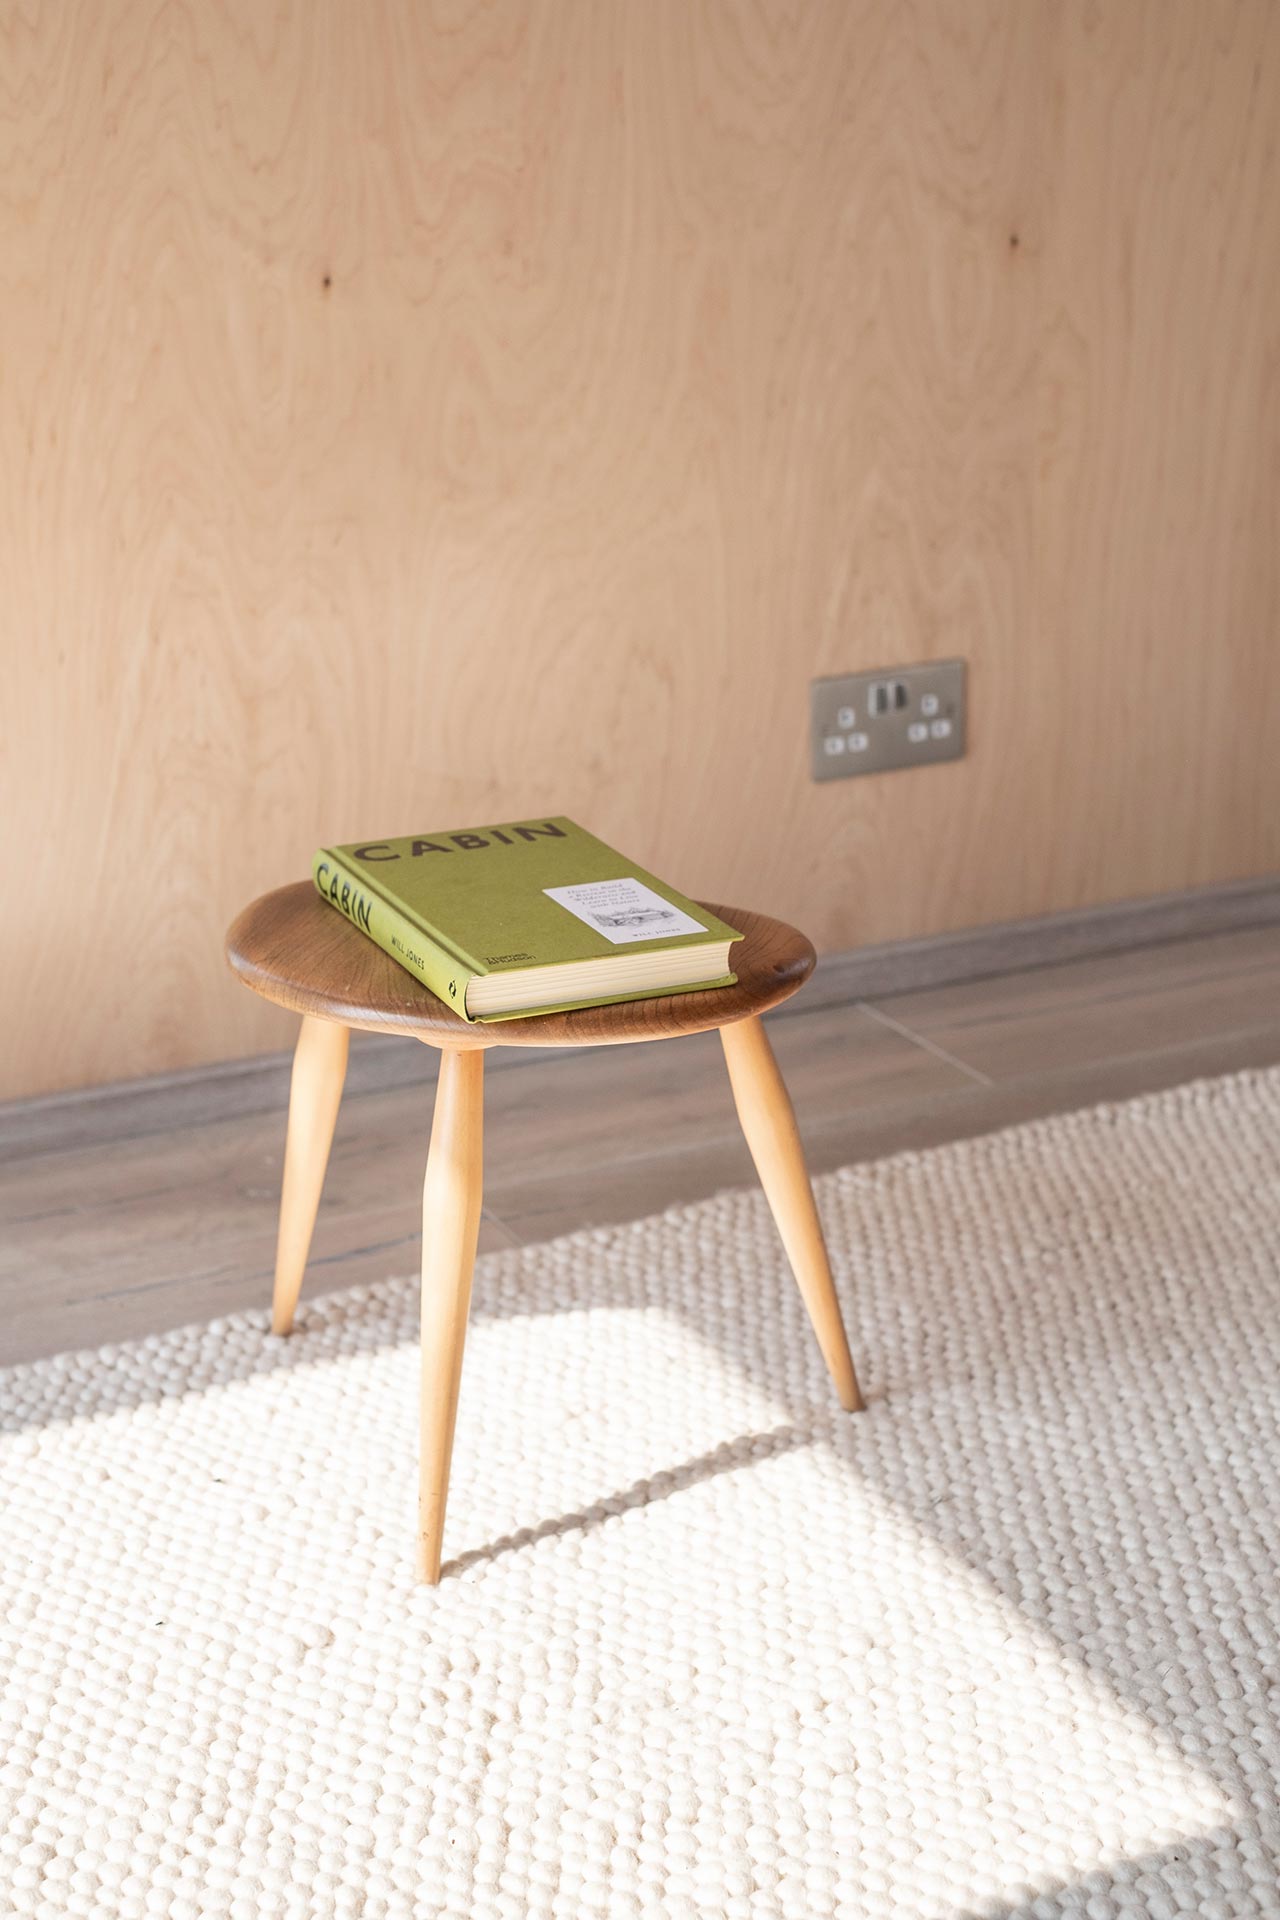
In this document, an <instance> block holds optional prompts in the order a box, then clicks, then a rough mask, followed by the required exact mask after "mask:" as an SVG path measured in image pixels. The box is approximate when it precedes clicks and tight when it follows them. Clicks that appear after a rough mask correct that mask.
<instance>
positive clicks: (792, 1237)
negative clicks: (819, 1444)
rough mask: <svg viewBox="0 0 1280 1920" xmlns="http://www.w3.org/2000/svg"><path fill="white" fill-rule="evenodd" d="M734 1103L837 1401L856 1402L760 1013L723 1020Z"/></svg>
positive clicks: (822, 1246)
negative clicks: (756, 1017)
mask: <svg viewBox="0 0 1280 1920" xmlns="http://www.w3.org/2000/svg"><path fill="white" fill-rule="evenodd" d="M720 1039H721V1043H722V1044H723V1046H724V1057H725V1061H726V1064H727V1065H728V1068H729V1081H730V1084H731V1086H732V1088H733V1098H734V1103H735V1105H736V1106H737V1109H738V1118H739V1120H740V1121H741V1122H742V1131H743V1133H744V1134H745V1135H746V1140H747V1145H748V1146H749V1147H750V1149H751V1157H752V1159H753V1160H754V1161H755V1163H756V1171H757V1172H758V1173H759V1175H760V1184H761V1186H762V1187H763V1188H764V1191H765V1197H766V1198H767V1200H768V1202H769V1205H770V1207H771V1208H772V1210H773V1217H774V1220H775V1221H776V1222H777V1227H778V1232H779V1233H780V1234H781V1236H782V1244H783V1246H784V1247H785V1248H786V1252H787V1258H788V1259H789V1260H790V1262H791V1270H792V1272H793V1273H794V1274H795V1277H796V1281H797V1283H798V1284H799V1287H800V1293H801V1297H802V1298H803V1300H804V1304H805V1306H806V1307H807V1308H808V1312H809V1318H810V1320H811V1321H812V1322H813V1330H814V1332H815V1333H816V1334H817V1336H818V1345H819V1346H820V1347H821V1349H822V1357H823V1359H824V1360H825V1361H826V1363H827V1368H828V1370H829V1372H830V1374H831V1378H832V1379H833V1380H834V1381H835V1384H836V1392H837V1393H838V1394H839V1396H840V1404H841V1406H843V1407H847V1408H848V1410H849V1412H850V1413H856V1412H857V1411H858V1410H859V1408H860V1407H861V1406H862V1395H861V1393H860V1392H859V1390H858V1379H857V1375H856V1374H855V1373H854V1370H853V1360H852V1359H851V1357H850V1354H849V1343H848V1341H847V1340H846V1339H845V1332H844V1323H843V1321H842V1320H841V1318H840V1303H839V1301H838V1300H837V1298H836V1290H835V1283H834V1282H833V1280H832V1278H831V1266H830V1263H829V1261H828V1259H827V1249H826V1243H825V1242H824V1240H823V1238H822V1225H821V1222H820V1221H819V1219H818V1209H817V1207H816V1206H815V1205H814V1201H813V1189H812V1187H811V1186H810V1185H809V1174H808V1170H807V1169H806V1167H805V1163H804V1149H803V1148H802V1147H801V1145H800V1135H799V1132H798V1130H797V1128H796V1116H795V1112H794V1110H793V1108H792V1105H791V1101H790V1098H789V1097H788V1094H787V1089H786V1086H785V1085H784V1083H783V1079H782V1075H781V1074H780V1073H779V1072H778V1063H777V1061H776V1060H775V1059H774V1057H773V1049H772V1047H771V1046H770V1045H769V1036H768V1034H767V1033H766V1032H765V1030H764V1027H763V1026H762V1025H761V1023H760V1021H759V1020H758V1019H755V1018H752V1019H749V1020H735V1021H733V1022H732V1023H731V1024H730V1025H729V1026H726V1027H721V1029H720Z"/></svg>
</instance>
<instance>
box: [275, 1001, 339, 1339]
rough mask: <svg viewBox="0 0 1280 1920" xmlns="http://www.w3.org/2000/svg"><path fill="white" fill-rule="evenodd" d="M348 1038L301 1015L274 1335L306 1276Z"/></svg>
mask: <svg viewBox="0 0 1280 1920" xmlns="http://www.w3.org/2000/svg"><path fill="white" fill-rule="evenodd" d="M350 1038H351V1034H350V1031H349V1029H348V1028H346V1027H342V1026H339V1025H338V1024H337V1023H336V1022H335V1021H333V1020H315V1019H312V1017H311V1016H310V1015H309V1014H308V1015H306V1016H305V1017H304V1018H303V1022H302V1031H301V1033H300V1034H299V1035H298V1044H297V1047H296V1049H295V1051H294V1055H293V1078H292V1080H291V1082H290V1086H289V1125H288V1130H287V1132H286V1134H285V1144H284V1181H283V1184H282V1186H281V1190H280V1230H279V1235H278V1238H277V1240H276V1282H275V1291H274V1292H273V1294H272V1298H271V1331H272V1332H273V1333H288V1331H289V1329H290V1327H292V1325H293V1310H294V1308H295V1307H296V1306H297V1304H298V1295H299V1293H300V1292H301V1290H302V1275H303V1271H304V1269H305V1267H306V1264H307V1254H308V1253H309V1251H310V1249H311V1230H312V1228H313V1227H314V1226H315V1223H316V1210H317V1208H318V1207H319V1205H320V1189H321V1187H322V1186H323V1185H324V1170H325V1168H326V1166H327V1165H328V1163H329V1147H330V1145H331V1144H332V1141H333V1129H334V1124H335V1122H336V1121H337V1118H338V1103H339V1102H340V1100H341V1099H342V1083H343V1081H344V1080H345V1079H346V1076H347V1046H348V1043H349V1041H350Z"/></svg>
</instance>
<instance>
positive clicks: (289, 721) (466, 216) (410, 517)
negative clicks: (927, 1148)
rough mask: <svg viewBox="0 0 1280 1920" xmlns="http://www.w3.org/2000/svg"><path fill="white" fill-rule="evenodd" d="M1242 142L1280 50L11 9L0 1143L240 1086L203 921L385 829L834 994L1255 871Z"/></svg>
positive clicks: (987, 9)
mask: <svg viewBox="0 0 1280 1920" xmlns="http://www.w3.org/2000/svg"><path fill="white" fill-rule="evenodd" d="M1278 121H1280V8H1277V7H1275V6H1274V5H1273V4H1270V0H1213V4H1206V3H1205V0H1109V4H1108V5H1107V6H1106V7H1096V6H1089V5H1086V4H1084V0H1063V4H1061V5H1055V6H1052V7H1050V6H1027V5H1024V4H1021V0H963V4H955V0H807V3H806V4H804V5H799V4H794V3H792V0H742V3H741V4H734V5H721V6H717V5H711V4H703V0H653V4H648V5H644V6H640V5H635V4H628V0H593V4H592V5H591V6H589V7H588V6H579V7H572V6H567V5H561V6H550V5H541V6H540V5H537V4H535V3H534V0H494V3H493V4H489V5H485V6H479V7H473V8H470V9H461V8H456V7H448V6H444V5H433V6H428V5H425V4H424V5H418V4H412V5H410V4H408V3H407V0H370V4H369V5H368V6H366V7H364V8H362V9H360V10H359V12H358V14H353V13H352V10H351V9H350V8H349V7H347V6H344V5H342V4H340V0H314V4H312V5H309V6H307V7H298V6H296V5H291V4H290V0H252V4H250V3H249V0H167V4H165V5H164V6H160V5H158V4H156V3H155V0H92V3H91V0H60V4H59V5H57V6H48V7H38V6H34V5H26V4H22V0H18V3H17V4H16V5H9V6H7V7H4V8H0V242H2V244H0V310H2V311H3V314H4V329H3V339H2V341H0V353H2V354H3V359H2V361H0V577H3V580H4V595H3V604H2V605H0V658H2V662H3V671H4V686H5V709H4V715H3V718H2V719H0V729H2V730H3V741H2V746H3V751H2V752H0V818H3V820H4V822H5V827H6V848H7V850H8V854H9V860H10V865H9V868H8V871H7V874H6V883H7V890H8V898H9V901H10V903H11V904H10V907H9V910H7V911H6V913H5V914H4V915H3V916H0V981H2V982H3V985H4V992H5V1006H6V1010H7V1013H8V1016H9V1018H8V1021H7V1024H6V1031H5V1037H4V1045H3V1048H0V1094H7V1095H18V1094H21V1093H24V1092H34V1091H42V1090H50V1089H54V1088H58V1087H65V1086H72V1085H83V1084H86V1083H91V1082H99V1081H104V1080H109V1079H112V1078H117V1077H125V1076H130V1075H134V1074H139V1073H143V1072H152V1071H158V1070H164V1069H170V1068H177V1067H181V1066H184V1065H188V1064H192V1063H194V1062H197V1061H202V1060H208V1059H214V1058H221V1057H225V1056H229V1055H235V1054H247V1053H251V1052H254V1051H259V1050H261V1049H263V1048H265V1047H281V1046H284V1045H287V1044H288V1042H289V1039H290V1037H291V1035H290V1028H289V1025H288V1022H287V1021H286V1020H285V1018H284V1017H283V1016H282V1015H280V1014H279V1013H278V1012H277V1011H276V1010H275V1009H273V1008H271V1007H269V1006H267V1005H266V1004H265V1003H263V1002H261V1001H258V1000H255V999H254V998H253V997H252V996H250V995H247V994H239V993H236V992H234V991H232V989H231V986H230V984H229V983H228V982H227V980H226V977H225V974H224V972H223V970H222V968H221V964H220V960H219V946H220V940H221V931H222V929H223V927H224V926H225V925H226V924H227V921H228V920H229V919H230V917H231V915H232V913H233V912H234V911H235V910H236V909H237V907H238V906H239V905H240V903H241V902H242V901H243V900H245V899H247V898H249V897H251V896H252V895H254V894H255V893H257V892H260V891H262V890H264V889H266V888H268V887H271V886H275V885H278V884H280V883H282V882H284V881H286V880H289V879H292V878H294V877H296V876H298V875H299V874H300V873H302V872H304V871H305V867H306V863H307V860H308V858H309V856H310V852H311V849H312V847H313V846H314V845H315V844H317V843H318V842H320V841H322V840H327V841H335V840H337V841H342V840H350V839H355V838H358V837H359V836H361V835H362V834H366V833H383V832H386V831H387V830H388V829H390V828H393V827H396V828H401V827H405V826H406V825H413V824H415V823H416V824H419V825H421V826H423V827H431V826H438V825H445V824H451V823H455V822H456V823H465V822H471V821H482V820H486V819H490V820H492V819H503V818H510V817H513V816H514V817H520V816H522V815H526V814H529V813H532V812H537V811H541V810H543V809H549V810H563V811H567V812H569V813H571V814H575V815H577V816H578V817H580V818H582V819H583V820H584V821H585V822H586V823H588V824H590V825H591V826H592V828H593V829H594V830H596V831H598V832H599V833H601V834H602V835H604V836H605V837H606V838H607V839H610V840H612V841H614V842H616V843H617V844H619V845H620V846H622V847H623V848H625V849H626V850H627V851H628V852H631V853H633V854H634V856H635V857H636V859H637V860H639V861H640V862H642V863H643V864H645V865H648V866H651V867H653V868H656V869H657V870H658V871H661V872H665V873H667V874H668V875H669V876H670V878H671V879H672V880H673V882H675V883H676V884H677V885H679V886H680V887H682V888H683V889H684V890H685V891H686V892H691V893H711V894H727V895H728V896H729V897H730V898H732V897H733V896H734V894H735V893H737V894H738V895H740V896H741V897H745V898H749V899H755V900H759V901H760V902H762V903H763V904H765V905H768V906H769V907H770V908H772V909H773V910H774V911H775V912H777V913H778V914H780V915H782V916H783V917H785V918H788V919H795V920H798V921H800V923H801V924H803V925H806V926H808V927H810V928H811V929H812V931H813V932H814V933H815V935H816V936H817V940H818V944H819V946H820V947H821V948H822V949H824V950H829V949H831V948H840V947H848V946H852V945H855V944H862V943H867V942H873V941H883V940H892V939H898V938H904V937H908V936H921V935H925V934H927V933H930V932H934V931H938V930H941V929H944V928H954V927H960V926H967V925H973V924H977V923H981V922H985V921H990V920H994V919H1007V918H1013V917H1018V916H1021V915H1026V914H1031V913H1037V912H1044V911H1049V910H1057V909H1069V908H1073V907H1077V906H1081V905H1086V904H1090V903H1094V902H1098V901H1102V900H1106V899H1115V898H1120V897H1124V896H1135V895H1142V894H1148V893H1153V892H1156V891H1159V890H1162V889H1167V888H1173V887H1179V886H1188V885H1194V884H1198V883H1201V882H1207V881H1210V880H1218V879H1230V878H1237V877H1243V876H1246V875H1249V874H1257V873H1261V872H1263V871H1266V870H1268V869H1271V868H1274V867H1276V866H1278V865H1280V804H1277V803H1278V802H1280V759H1278V758H1277V756H1276V755H1275V754H1274V753H1271V752H1269V751H1268V749H1267V743H1266V734H1267V728H1268V725H1269V719H1268V716H1269V715H1270V714H1274V712H1275V711H1276V709H1277V704H1278V703H1280V646H1277V628H1278V627H1280V557H1278V556H1280V539H1278V538H1277V533H1278V531H1280V529H1278V527H1277V500H1278V499H1280V484H1278V482H1280V375H1278V369H1280V146H1278V144H1277V141H1276V138H1275V132H1274V129H1275V126H1276V124H1277V122H1278ZM953 653H962V654H965V655H967V656H968V657H969V659H970V662H971V668H972V674H971V689H972V700H973V723H972V729H971V741H972V747H971V752H970V755H969V757H968V758H967V759H966V760H965V761H963V762H959V763H956V764H955V765H952V766H946V767H940V768H936V769H933V770H931V771H930V772H929V773H927V774H921V775H918V776H917V777H915V778H914V779H905V778H899V777H888V778H885V779H880V780H870V781H855V782H851V783H848V784H847V785H846V784H836V785H834V786H824V787H822V788H816V787H813V786H811V785H810V784H809V783H808V780H807V776H806V760H805V731H806V687H807V682H808V680H809V679H810V678H811V677H812V676H813V675H814V674H816V673H828V672H833V671H836V670H839V669H842V668H857V667H864V666H874V665H877V664H880V663H886V662H890V661H893V660H895V659H919V658H928V657H930V656H933V655H949V654H953ZM908 849H911V850H916V849H922V850H927V854H926V856H924V857H919V858H916V857H911V858H908V857H904V850H908ZM13 903H19V904H17V905H15V904H13ZM140 954H145V956H146V967H145V978H144V977H143V975H142V973H141V970H140V967H139V955H140Z"/></svg>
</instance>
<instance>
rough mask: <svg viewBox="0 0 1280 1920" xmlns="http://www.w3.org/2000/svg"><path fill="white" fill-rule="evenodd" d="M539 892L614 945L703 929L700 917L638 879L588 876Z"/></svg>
mask: <svg viewBox="0 0 1280 1920" xmlns="http://www.w3.org/2000/svg"><path fill="white" fill-rule="evenodd" d="M543 892H544V893H545V894H546V895H547V897H548V899H550V900H554V901H555V902H556V903H557V905H558V906H562V907H567V908H568V909H569V912H570V913H572V914H574V915H576V917H577V918H578V919H579V920H582V921H585V922H586V924H587V926H589V927H594V928H595V930H596V932H597V933H602V934H603V935H604V937H605V939H606V940H611V941H612V942H613V944H614V946H615V947H622V946H626V945H627V944H628V942H630V941H632V940H678V939H679V938H680V936H681V935H682V934H685V933H705V932H706V931H707V929H706V928H705V927H704V926H703V924H702V922H701V921H700V920H695V919H694V917H693V915H692V914H690V913H683V912H682V911H681V910H680V908H679V907H673V906H672V904H671V902H670V901H669V900H664V899H663V897H662V895H661V894H660V893H655V892H654V890H653V888H652V887H646V886H644V885H643V884H642V883H641V882H640V881H639V880H630V879H628V880H588V881H585V882H584V883H583V884H582V885H581V886H577V887H544V888H543Z"/></svg>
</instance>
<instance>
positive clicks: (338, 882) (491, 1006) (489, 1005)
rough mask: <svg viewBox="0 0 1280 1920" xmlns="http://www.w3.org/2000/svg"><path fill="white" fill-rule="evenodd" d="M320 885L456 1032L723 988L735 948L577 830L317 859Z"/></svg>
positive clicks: (395, 846) (731, 933)
mask: <svg viewBox="0 0 1280 1920" xmlns="http://www.w3.org/2000/svg"><path fill="white" fill-rule="evenodd" d="M312 874H313V877H314V879H315V883H316V886H317V887H318V888H319V890H320V892H321V893H322V894H323V896H324V898H325V899H326V900H327V901H329V903H330V904H331V905H332V906H334V907H336V908H337V909H338V911H339V912H340V913H345V914H346V916H347V918H348V919H349V920H350V921H351V922H352V923H353V925H355V926H357V927H359V928H360V930H361V932H362V933H365V934H367V935H368V936H369V938H370V939H371V940H375V941H376V942H377V944H378V945H379V946H380V947H382V948H383V949H384V950H385V951H386V952H387V953H389V954H390V955H391V957H392V959H394V960H398V961H399V962H400V965H401V966H402V967H406V968H407V969H408V971H409V972H410V973H412V974H414V975H416V977H417V978H418V979H419V980H421V981H422V983H423V985H424V986H427V987H429V988H430V989H431V991H432V992H433V993H434V994H436V995H437V996H438V997H439V998H440V999H441V1000H443V1001H444V1002H445V1004H446V1005H447V1006H450V1007H452V1008H453V1009H454V1010H455V1012H457V1013H459V1014H461V1016H462V1018H463V1019H464V1020H511V1019H516V1018H519V1017H520V1016H521V1015H527V1014H533V1013H558V1012H562V1011H564V1010H566V1009H567V1008H570V1007H586V1006H602V1005H607V1004H609V1003H611V1002H615V1001H620V1000H641V999H648V998H652V997H653V996H654V995H657V994H663V993H684V992H688V991H691V990H693V989H695V988H701V987H721V986H732V984H733V982H734V979H735V975H734V974H733V973H732V972H731V971H730V970H729V949H730V947H731V945H732V943H733V942H734V941H735V940H740V939H741V938H742V935H741V933H740V932H739V931H738V930H737V929H736V928H734V927H730V926H726V924H725V922H724V921H723V920H718V919H717V918H716V916H715V915H714V914H713V913H709V912H708V911H707V909H706V908H705V907H700V906H697V905H696V904H695V903H694V902H693V901H692V900H687V899H686V898H685V896H684V895H683V894H682V893H677V892H676V890H675V888H674V887H669V886H667V885H666V883H665V882H664V881H662V880H659V879H657V878H656V877H655V876H654V875H653V874H651V873H646V871H645V870H644V868H643V867H639V866H637V865H636V863H635V862H634V861H633V860H628V859H626V858H625V857H624V856H623V855H622V854H620V853H617V852H615V851H614V849H613V848H612V847H609V846H606V845H605V843H604V841H602V840H597V839H596V838H595V836H594V834H590V833H587V832H586V831H585V830H584V829H583V828H582V827H579V826H577V825H575V823H574V822H573V821H572V820H567V819H565V818H564V817H563V816H562V815H558V816H556V817H555V818H553V819H550V820H520V821H514V822H512V823H510V824H508V825H506V826H500V827H471V828H467V829H466V830H464V831H462V832H456V833H453V832H450V833H424V834H410V835H406V836H404V837H403V838H401V839H397V840H366V841H361V842H360V843H359V844H358V845H356V844H352V845H348V846H341V847H321V849H320V851H319V852H318V853H317V854H316V856H315V860H314V861H313V863H312Z"/></svg>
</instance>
